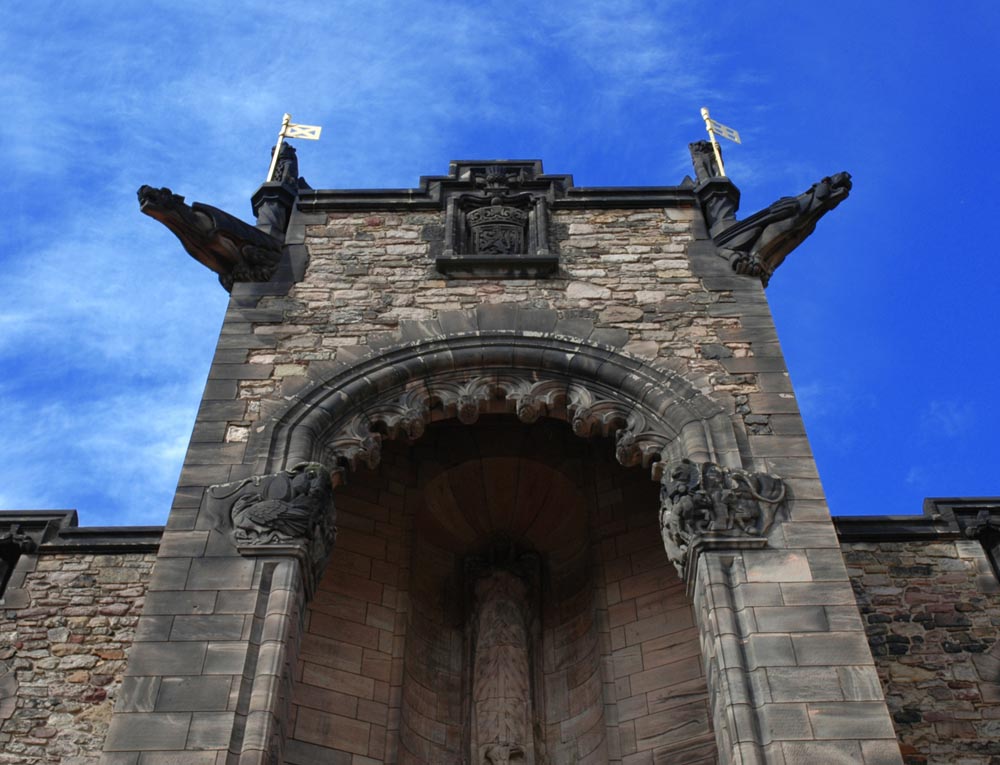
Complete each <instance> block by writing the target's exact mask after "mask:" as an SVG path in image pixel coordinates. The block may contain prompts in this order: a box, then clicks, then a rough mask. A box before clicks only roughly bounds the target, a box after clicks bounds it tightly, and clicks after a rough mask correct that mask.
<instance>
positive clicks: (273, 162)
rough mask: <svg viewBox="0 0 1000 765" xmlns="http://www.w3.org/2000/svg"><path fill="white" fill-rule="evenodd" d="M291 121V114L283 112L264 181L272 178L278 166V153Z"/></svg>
mask: <svg viewBox="0 0 1000 765" xmlns="http://www.w3.org/2000/svg"><path fill="white" fill-rule="evenodd" d="M291 121H292V115H291V114H285V116H284V117H282V118H281V130H280V131H278V143H276V144H275V146H274V154H273V155H271V167H269V168H268V170H267V179H266V180H265V181H264V183H270V182H271V179H272V178H274V171H275V169H276V168H277V167H278V155H279V154H280V153H281V144H282V143H283V142H284V140H285V131H287V130H288V124H289V123H290V122H291Z"/></svg>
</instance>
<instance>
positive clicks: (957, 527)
mask: <svg viewBox="0 0 1000 765" xmlns="http://www.w3.org/2000/svg"><path fill="white" fill-rule="evenodd" d="M923 510H924V511H923V514H922V515H916V514H914V515H853V516H843V515H841V516H836V517H834V518H833V525H834V527H835V528H836V530H837V536H838V537H839V538H840V541H841V542H905V541H931V540H934V539H966V538H974V537H976V536H978V534H979V531H980V527H981V526H982V524H983V522H984V520H986V519H989V520H988V525H989V526H990V527H993V528H996V529H998V530H1000V497H943V498H934V497H929V498H927V499H925V500H924V508H923ZM984 511H985V515H983V513H984Z"/></svg>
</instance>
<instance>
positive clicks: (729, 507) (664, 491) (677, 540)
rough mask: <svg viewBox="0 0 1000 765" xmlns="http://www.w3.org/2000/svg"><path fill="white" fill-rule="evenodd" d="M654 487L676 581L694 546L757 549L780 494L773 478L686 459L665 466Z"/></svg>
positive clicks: (781, 489)
mask: <svg viewBox="0 0 1000 765" xmlns="http://www.w3.org/2000/svg"><path fill="white" fill-rule="evenodd" d="M660 483H661V486H660V532H661V534H662V535H663V544H664V546H665V548H666V551H667V556H668V557H669V558H670V560H671V561H672V562H673V564H674V566H676V567H677V571H678V573H679V574H680V575H681V577H682V578H687V576H686V574H687V569H688V566H689V564H690V563H691V562H692V558H691V551H692V549H693V548H695V547H699V546H704V545H705V544H706V543H713V542H722V543H723V544H721V545H718V546H726V547H741V546H743V547H745V546H757V545H760V544H762V543H763V541H764V540H763V537H764V535H765V534H767V532H768V531H769V530H770V528H771V526H772V525H773V523H774V519H775V515H776V514H777V511H778V508H779V507H780V506H781V505H782V503H783V502H784V501H785V494H786V490H785V484H784V482H783V481H782V480H781V479H780V478H776V477H775V476H771V475H767V474H766V473H751V472H748V471H746V470H739V469H728V468H724V467H721V466H719V465H716V464H715V463H714V462H702V463H695V462H692V461H691V460H687V459H683V460H678V461H676V462H671V463H670V464H668V465H667V468H666V469H665V470H664V471H663V475H662V478H661V479H660ZM741 542H742V543H743V544H741Z"/></svg>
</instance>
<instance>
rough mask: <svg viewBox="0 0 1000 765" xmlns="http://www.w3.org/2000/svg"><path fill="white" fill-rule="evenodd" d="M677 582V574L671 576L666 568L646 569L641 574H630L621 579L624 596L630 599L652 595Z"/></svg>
mask: <svg viewBox="0 0 1000 765" xmlns="http://www.w3.org/2000/svg"><path fill="white" fill-rule="evenodd" d="M630 568H631V564H630ZM676 582H677V577H676V575H674V576H671V575H670V573H669V572H668V571H667V569H666V568H659V569H654V570H653V571H644V572H643V573H641V574H636V575H634V576H628V577H625V578H623V579H622V580H621V591H622V598H623V599H625V600H628V599H629V598H638V597H641V596H643V595H650V594H652V593H656V592H660V591H661V590H664V589H669V588H670V586H671V585H673V584H676Z"/></svg>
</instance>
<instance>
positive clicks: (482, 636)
mask: <svg viewBox="0 0 1000 765" xmlns="http://www.w3.org/2000/svg"><path fill="white" fill-rule="evenodd" d="M525 605H526V586H525V583H524V581H523V580H521V579H520V577H518V576H516V575H514V574H513V573H511V572H509V571H505V570H502V569H501V570H497V571H494V572H493V573H492V574H490V575H489V576H487V577H483V578H481V579H479V580H478V581H477V582H476V647H475V654H474V660H473V686H472V704H473V720H474V731H473V734H474V737H475V744H476V747H477V750H478V760H477V765H501V763H502V764H504V765H506V763H526V762H529V760H528V759H527V757H526V751H525V750H526V747H527V746H528V745H529V741H530V737H531V735H532V720H531V708H532V704H531V675H530V670H529V658H528V657H529V638H528V630H527V625H526V623H525V613H524V611H525Z"/></svg>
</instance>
